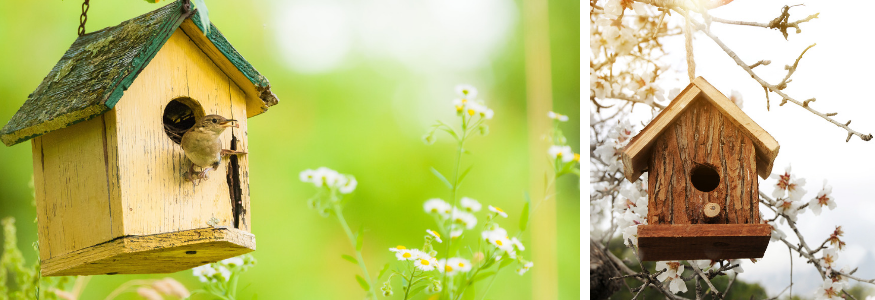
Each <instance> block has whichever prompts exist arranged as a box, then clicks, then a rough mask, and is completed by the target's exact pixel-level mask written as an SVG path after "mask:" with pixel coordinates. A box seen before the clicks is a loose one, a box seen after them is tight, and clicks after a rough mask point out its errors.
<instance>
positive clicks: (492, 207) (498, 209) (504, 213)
mask: <svg viewBox="0 0 875 300" xmlns="http://www.w3.org/2000/svg"><path fill="white" fill-rule="evenodd" d="M489 211H491V212H494V213H496V214H498V215H499V216H502V217H505V218H507V213H506V212H504V210H502V209H501V208H498V207H495V206H492V205H490V206H489Z"/></svg>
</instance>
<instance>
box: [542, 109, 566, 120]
mask: <svg viewBox="0 0 875 300" xmlns="http://www.w3.org/2000/svg"><path fill="white" fill-rule="evenodd" d="M547 117H550V119H553V120H557V121H559V122H567V121H568V116H566V115H563V114H560V113H556V112H552V111H550V112H547Z"/></svg>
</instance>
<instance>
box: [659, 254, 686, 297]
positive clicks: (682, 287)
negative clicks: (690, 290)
mask: <svg viewBox="0 0 875 300" xmlns="http://www.w3.org/2000/svg"><path fill="white" fill-rule="evenodd" d="M660 270H665V272H663V273H662V274H659V276H656V279H657V280H659V281H662V282H666V281H668V282H669V284H668V290H669V291H671V292H672V293H673V294H677V293H678V292H681V293H684V292H686V291H687V284H686V283H685V282H684V280H683V279H682V278H681V275H683V273H684V265H683V264H682V263H680V262H678V261H669V262H664V261H658V262H656V271H657V272H659V271H660Z"/></svg>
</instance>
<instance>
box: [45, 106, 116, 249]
mask: <svg viewBox="0 0 875 300" xmlns="http://www.w3.org/2000/svg"><path fill="white" fill-rule="evenodd" d="M105 142H106V140H105V136H104V126H103V119H102V118H101V117H98V118H95V119H91V120H88V121H85V122H81V123H77V124H75V125H73V126H70V127H67V128H64V129H60V130H56V131H53V132H49V133H47V134H45V135H43V136H42V138H41V139H40V141H39V142H38V143H36V144H38V145H39V147H38V148H39V149H35V150H40V152H39V153H34V162H35V163H34V165H35V166H36V165H37V163H36V161H37V160H40V162H39V165H40V168H41V173H40V177H41V178H40V181H38V182H37V181H35V185H36V184H39V185H44V186H43V187H42V188H41V191H40V192H39V193H38V194H37V199H36V201H37V203H42V204H39V205H38V211H39V212H40V214H44V216H43V217H44V218H42V219H40V220H42V221H44V222H42V223H40V225H41V227H44V231H43V233H45V234H44V235H40V248H41V249H40V252H41V253H43V254H45V255H47V256H46V257H45V258H50V257H56V256H58V255H62V254H65V253H69V252H72V251H74V250H77V249H81V248H84V247H88V246H92V245H95V244H98V243H102V242H104V241H108V240H110V239H112V238H114V237H116V236H119V235H120V234H121V233H120V232H113V227H112V223H111V222H112V221H111V220H112V218H111V214H110V205H111V202H112V199H111V197H110V193H109V188H108V185H109V184H110V182H109V178H108V177H107V173H106V159H107V156H106V155H105V153H106V152H105V149H106V148H105ZM34 180H36V178H35V179H34ZM43 249H45V251H46V252H43Z"/></svg>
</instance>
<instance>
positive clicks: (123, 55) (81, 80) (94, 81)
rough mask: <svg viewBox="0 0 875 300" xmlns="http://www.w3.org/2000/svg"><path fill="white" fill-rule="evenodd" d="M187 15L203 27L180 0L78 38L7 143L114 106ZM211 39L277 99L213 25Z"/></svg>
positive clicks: (5, 134)
mask: <svg viewBox="0 0 875 300" xmlns="http://www.w3.org/2000/svg"><path fill="white" fill-rule="evenodd" d="M186 18H192V20H193V21H194V23H195V24H197V25H198V27H199V29H201V31H203V24H201V21H200V18H199V16H198V14H196V13H191V12H184V11H183V8H182V2H181V1H176V2H173V3H171V4H169V5H167V6H164V7H162V8H159V9H157V10H155V11H152V12H149V13H146V14H144V15H141V16H139V17H136V18H134V19H131V20H127V21H125V22H122V23H121V24H119V25H117V26H114V27H109V28H104V29H102V30H99V31H95V32H92V33H89V34H86V35H83V36H80V37H79V38H77V39H76V41H75V42H73V45H72V46H70V49H68V50H67V52H66V53H64V56H63V57H61V60H60V61H58V63H57V64H56V65H55V67H54V68H52V71H51V72H49V74H48V75H47V76H46V77H45V78H44V79H43V81H42V82H41V83H40V85H39V86H38V87H37V88H36V90H34V92H33V93H31V94H30V95H29V96H28V97H27V100H26V101H25V102H24V105H22V106H21V108H20V109H19V110H18V112H16V113H15V115H13V116H12V119H11V120H9V123H7V124H6V126H4V127H3V129H2V130H0V140H2V141H3V143H4V144H6V145H7V146H12V145H14V144H17V143H20V142H23V141H26V140H29V139H31V138H33V137H37V136H40V135H43V134H45V133H48V132H50V131H53V130H57V129H61V128H65V127H67V126H70V125H72V124H75V123H78V122H82V121H86V120H89V119H92V118H94V117H97V116H100V115H101V114H103V113H105V112H107V111H109V110H111V109H112V108H113V107H114V106H115V104H116V103H118V101H119V99H121V97H122V95H123V94H124V92H125V90H127V89H128V87H130V86H131V83H133V81H134V80H135V79H136V78H137V75H138V74H139V73H140V72H141V71H142V70H143V69H144V68H145V67H146V65H148V64H149V61H150V60H152V58H153V57H155V54H157V53H158V50H160V49H161V47H162V46H163V45H164V43H165V42H167V40H168V39H169V38H170V36H171V35H172V34H173V32H174V31H176V29H177V28H179V25H180V24H182V22H183V21H184V20H185V19H186ZM210 28H211V29H210V32H209V34H208V35H207V38H208V39H209V40H210V41H211V42H212V43H213V45H215V46H216V48H217V49H219V52H221V53H222V54H224V56H225V57H226V58H227V59H228V60H229V61H230V62H231V63H232V64H233V65H234V66H236V67H237V69H238V70H240V72H241V73H243V75H244V76H246V78H247V79H249V81H250V82H252V84H253V85H254V87H255V90H256V91H258V92H259V98H261V100H262V101H264V104H265V105H264V106H265V107H270V106H273V105H275V104H277V102H278V100H277V98H276V95H274V94H273V93H272V92H271V91H270V82H268V80H267V78H265V77H264V76H262V75H261V74H260V73H258V71H256V70H255V68H253V67H252V65H250V64H249V62H247V61H246V60H245V59H244V58H243V56H241V55H240V53H238V52H237V50H235V49H234V47H232V46H231V44H230V43H228V40H227V39H225V37H224V36H222V34H221V32H219V30H218V29H217V28H216V27H215V26H214V25H213V24H210Z"/></svg>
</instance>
